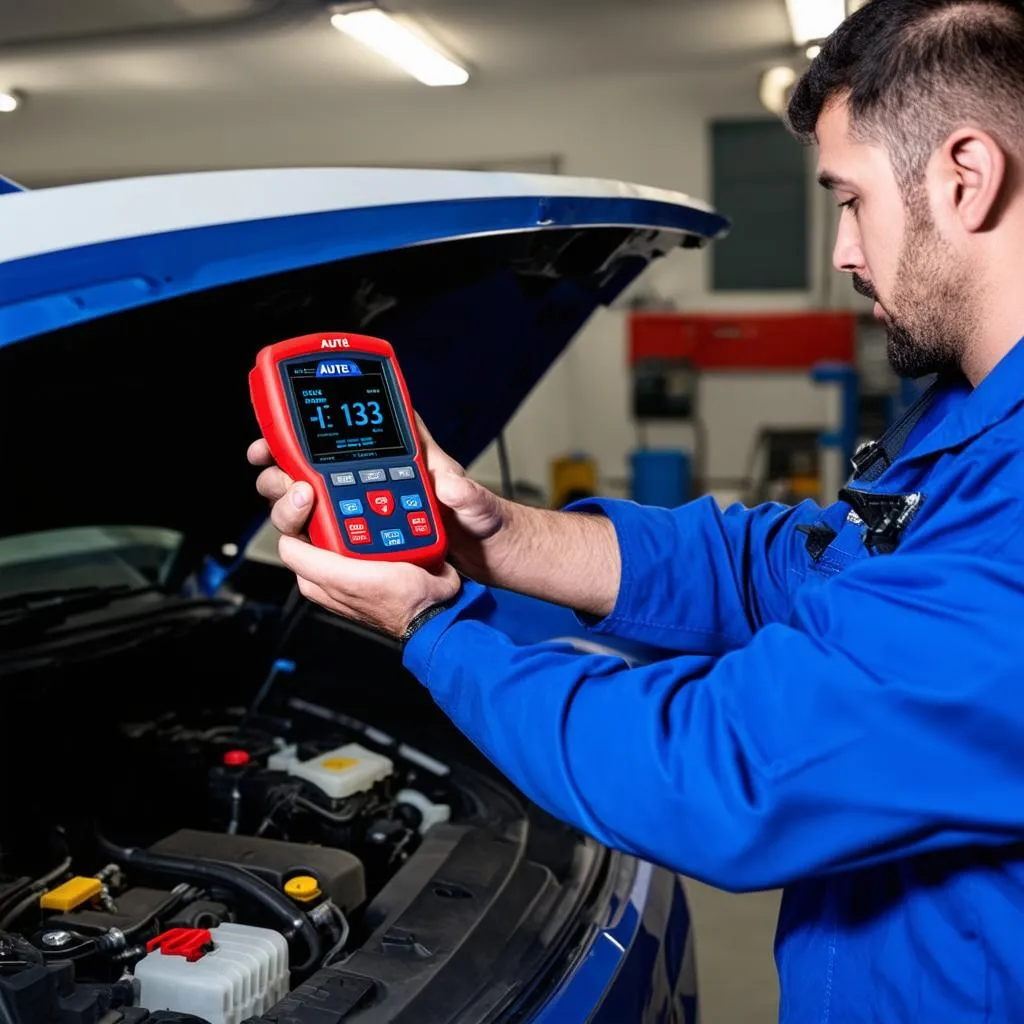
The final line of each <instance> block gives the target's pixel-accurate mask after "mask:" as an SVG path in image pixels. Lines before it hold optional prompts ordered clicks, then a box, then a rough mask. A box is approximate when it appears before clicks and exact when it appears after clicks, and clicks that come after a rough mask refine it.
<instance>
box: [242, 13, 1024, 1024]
mask: <svg viewBox="0 0 1024 1024" xmlns="http://www.w3.org/2000/svg"><path fill="white" fill-rule="evenodd" d="M789 121H790V124H791V126H792V128H793V130H794V132H795V134H797V135H798V136H799V137H800V138H801V139H803V140H804V141H807V142H814V143H815V144H816V145H817V147H818V158H819V172H820V178H821V182H822V184H824V185H825V186H826V187H827V188H828V189H830V190H831V191H832V193H834V195H835V198H836V200H837V201H838V203H839V205H840V206H841V207H842V214H841V219H840V224H839V228H838V237H837V241H836V245H835V252H834V261H835V265H836V267H837V268H838V269H839V270H841V271H845V272H848V273H851V274H853V275H854V283H855V286H856V288H857V289H858V291H860V292H861V293H862V294H864V295H866V296H869V297H874V298H875V299H876V305H875V315H876V316H877V317H879V318H880V319H881V320H882V321H883V323H884V324H885V327H886V329H887V336H888V346H889V356H890V360H891V363H892V365H893V367H894V368H895V370H896V371H897V372H898V373H900V374H902V375H904V376H907V377H912V378H920V377H923V376H927V375H930V374H932V373H934V374H937V383H936V385H935V387H934V388H933V389H931V390H930V391H929V392H928V400H927V401H925V402H923V403H922V405H920V406H919V407H918V408H917V410H916V411H915V413H914V415H913V416H911V417H910V418H909V419H908V420H907V421H906V422H905V424H904V426H903V429H901V430H898V431H896V432H895V434H893V435H892V436H889V437H887V438H885V439H883V443H882V444H881V446H875V447H870V448H868V449H867V450H866V451H862V452H861V453H859V454H858V458H857V459H856V460H855V463H856V471H855V473H854V476H853V478H851V481H850V483H849V484H848V486H847V488H845V489H844V491H843V492H842V500H840V501H838V502H837V503H835V504H833V505H831V506H829V507H826V508H821V507H819V506H817V505H815V504H813V503H804V504H800V505H798V506H795V507H791V508H790V507H781V506H778V505H772V504H769V505H765V506H760V507H756V508H752V509H744V508H740V507H732V508H729V509H727V510H724V511H721V510H719V509H718V507H717V506H716V504H715V503H714V502H713V501H712V500H710V499H700V500H697V501H694V502H692V503H689V504H687V505H685V506H683V507H682V508H678V509H674V510H667V509H654V508H641V507H639V506H637V505H635V504H632V503H629V502H624V501H612V500H588V501H586V502H584V503H582V504H577V505H575V506H571V507H570V508H569V509H568V510H565V511H561V512H555V511H550V510H539V509H530V508H524V507H521V506H519V505H516V504H513V503H511V502H508V501H505V500H502V499H500V498H498V497H496V496H494V495H492V494H491V493H490V492H488V491H487V490H485V489H484V488H483V487H481V486H479V485H477V484H475V483H474V482H473V481H471V480H470V479H468V478H467V477H466V475H465V474H464V472H463V470H462V468H461V467H460V466H458V465H456V464H455V463H454V462H453V461H452V460H450V459H449V458H447V457H446V456H445V454H444V453H443V452H441V451H440V450H439V449H438V447H437V446H436V444H434V443H433V441H432V440H431V438H430V437H429V435H428V434H427V432H426V431H425V430H424V431H423V437H424V442H425V444H426V445H427V447H428V449H429V464H430V466H431V468H432V472H433V474H434V478H435V484H436V490H437V495H438V498H439V500H440V501H441V502H442V503H443V504H444V505H445V506H447V509H448V510H450V529H451V543H452V560H453V562H454V566H455V567H457V568H458V570H459V571H460V573H461V576H460V573H457V572H456V568H455V567H452V566H447V567H445V568H444V569H443V570H440V571H438V572H437V573H435V574H430V573H427V572H424V571H422V570H418V569H415V568H412V567H409V566H407V565H382V564H371V563H366V562H356V561H354V560H350V559H346V558H343V557H338V556H336V555H333V554H330V553H325V552H323V551H319V550H316V549H314V548H312V547H310V546H309V545H308V544H307V543H305V542H304V541H303V540H302V539H301V530H302V526H303V522H304V520H305V518H306V516H307V514H308V512H309V507H310V502H311V501H312V493H311V490H310V489H309V488H308V487H307V486H306V485H304V484H301V485H292V482H291V481H290V480H288V479H287V478H286V477H284V475H283V474H282V472H281V471H280V470H278V469H276V468H274V467H272V466H270V467H269V468H266V469H264V471H263V472H262V473H261V475H260V478H259V481H258V488H259V490H260V492H261V493H262V494H263V495H264V496H266V497H268V498H270V499H271V500H273V501H274V502H275V504H274V508H273V513H272V516H273V521H274V523H275V524H276V526H277V527H278V528H279V529H280V530H281V531H282V532H283V534H285V536H283V537H282V538H281V541H280V553H281V556H282V558H283V559H284V561H285V563H286V564H287V565H288V566H289V567H290V568H291V569H292V570H293V571H294V572H295V573H296V574H297V576H298V581H299V586H300V587H301V590H302V593H304V594H305V595H306V596H307V597H309V598H311V599H312V600H313V601H315V602H318V603H319V604H321V605H322V606H324V607H325V608H328V609H331V610H333V611H335V612H337V613H338V614H340V615H343V616H346V617H349V618H351V619H355V620H358V621H360V622H362V623H366V624H368V625H370V626H372V627H373V628H375V629H378V630H383V631H386V632H388V633H390V634H393V635H395V636H398V637H403V638H404V640H405V645H404V660H405V664H406V665H407V666H408V668H409V669H410V670H411V671H412V672H413V673H414V674H415V675H416V676H417V677H418V678H419V679H420V680H421V681H422V683H423V684H424V685H425V686H426V687H428V688H429V690H430V692H431V693H432V695H433V697H434V698H435V700H436V701H437V703H438V704H439V705H440V706H441V707H442V708H443V709H444V710H445V712H446V713H447V714H448V715H449V716H450V717H451V718H452V719H453V720H454V721H455V723H456V724H457V725H458V726H459V727H460V728H461V729H462V730H463V731H464V732H465V733H466V734H467V735H468V736H469V737H470V738H471V739H472V740H473V741H474V742H475V743H476V744H477V745H478V746H479V747H480V748H481V749H482V750H483V751H484V752H485V753H486V754H487V755H488V756H489V757H490V758H491V760H492V761H493V762H494V763H495V764H496V765H497V766H498V767H499V768H500V769H502V771H504V772H505V773H506V774H507V775H508V776H509V777H510V778H511V779H512V780H513V781H514V782H515V783H516V784H518V785H519V786H520V788H521V789H522V790H523V791H524V792H525V793H526V794H527V795H528V796H529V797H531V798H532V799H533V800H535V801H536V802H537V803H538V804H540V805H541V806H542V807H544V808H546V809H547V810H549V811H550V812H551V813H553V814H555V815H557V816H559V817H560V818H562V819H564V820H566V821H568V822H571V823H573V824H575V825H577V826H578V827H580V828H581V829H584V830H585V831H587V832H589V833H590V834H592V835H593V836H595V837H596V838H598V839H599V840H601V841H602V842H604V843H606V844H608V845H610V846H613V847H616V848H619V849H622V850H625V851H628V852H630V853H632V854H635V855H636V856H638V857H641V858H645V859H648V860H651V861H655V862H658V863H661V864H663V865H667V866H670V867H671V868H674V869H676V870H678V871H679V872H681V873H682V874H684V875H689V876H692V877H695V878H698V879H702V880H705V881H707V882H709V883H711V884H712V885H715V886H718V887H720V888H723V889H727V890H733V891H738V890H750V889H761V888H774V887H777V886H784V887H785V888H786V892H785V896H784V900H783V906H782V911H781V915H780V921H779V928H778V935H777V941H776V959H777V965H778V969H779V974H780V981H781V1007H780V1016H781V1018H782V1019H783V1020H784V1021H796V1022H800V1024H807V1022H810V1021H831V1022H836V1024H840V1022H847V1021H863V1020H871V1021H886V1022H887V1024H893V1022H902V1021H907V1022H918V1024H919V1022H929V1024H944V1022H957V1024H964V1022H973V1021H978V1022H981V1021H990V1022H991V1021H1018V1022H1019V1021H1024V845H1022V839H1024V452H1022V448H1024V342H1021V341H1020V339H1021V337H1022V335H1024V286H1022V284H1021V266H1022V263H1024V9H1022V6H1021V4H1020V3H1016V2H1010V0H870V2H869V3H868V4H867V5H866V6H864V7H862V8H861V9H860V10H859V11H858V12H857V13H855V14H854V15H852V16H851V17H850V18H849V19H847V21H846V22H845V23H844V24H843V25H842V26H841V27H840V28H839V29H838V30H837V31H836V32H835V33H834V35H833V36H832V37H831V38H830V39H829V40H828V41H827V42H826V43H825V45H824V47H823V49H822V51H821V54H820V56H818V57H817V58H816V59H815V60H814V62H813V64H812V66H811V68H810V69H809V71H808V72H807V73H806V75H805V76H804V77H803V79H802V80H801V81H800V82H799V83H798V86H797V88H796V90H795V92H794V94H793V97H792V100H791V103H790V108H789ZM249 458H250V461H251V462H253V463H255V464H257V465H262V466H266V465H267V463H268V461H269V456H268V453H267V450H266V446H265V445H264V444H263V443H262V442H256V443H255V444H254V445H253V447H252V448H251V449H250V452H249ZM463 577H464V578H463ZM489 587H500V588H507V589H511V590H514V591H519V592H521V593H524V594H528V595H533V596H536V597H540V598H544V599H546V600H548V601H553V602H557V603H560V604H562V605H565V606H568V607H570V608H572V609H574V610H576V611H577V612H578V613H579V615H580V616H581V618H582V620H583V622H584V623H585V624H587V625H588V626H589V627H590V628H591V629H592V630H593V632H594V633H595V634H606V635H610V636H615V637H622V638H627V639H629V640H631V641H640V642H643V643H645V644H649V645H654V646H657V647H659V648H661V649H663V650H665V651H666V657H664V658H663V659H662V660H658V661H656V662H655V663H653V664H649V665H645V666H640V667H629V666H627V665H626V664H625V663H624V662H623V661H622V660H620V659H618V658H616V657H613V656H605V655H601V654H593V653H582V652H580V651H577V650H574V649H572V648H571V647H570V645H567V644H557V643H548V644H543V643H542V644H534V645H528V646H520V645H517V644H516V643H514V642H513V641H512V640H511V639H509V638H508V637H507V636H505V635H503V634H502V633H501V632H500V630H499V629H497V628H495V626H494V625H492V624H491V623H490V619H491V618H492V613H493V611H494V606H495V601H494V598H493V596H492V594H491V592H490V590H489V589H488V588H489Z"/></svg>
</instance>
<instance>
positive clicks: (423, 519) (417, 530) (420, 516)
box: [409, 512, 434, 537]
mask: <svg viewBox="0 0 1024 1024" xmlns="http://www.w3.org/2000/svg"><path fill="white" fill-rule="evenodd" d="M409 530H410V532H411V533H412V535H413V536H414V537H429V536H430V535H431V534H432V533H433V532H434V530H433V528H432V527H431V525H430V518H429V516H428V515H427V513H426V512H410V513H409Z"/></svg>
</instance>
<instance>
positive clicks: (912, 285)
mask: <svg viewBox="0 0 1024 1024" xmlns="http://www.w3.org/2000/svg"><path fill="white" fill-rule="evenodd" d="M907 206H908V209H907V214H908V216H907V235H906V239H905V240H904V244H903V250H902V252H901V253H900V258H899V261H898V265H897V268H896V283H895V285H894V287H893V292H892V298H891V299H890V300H889V301H888V302H883V301H882V300H881V299H880V298H879V297H878V294H877V293H876V292H875V289H874V287H873V286H872V285H871V284H870V283H869V282H867V281H865V280H864V279H863V278H861V277H858V276H857V275H856V274H854V275H853V287H854V289H855V290H856V291H857V292H858V293H859V294H861V295H864V296H866V297H867V298H869V299H874V300H875V301H876V302H878V304H879V305H880V306H881V307H882V311H883V313H884V314H885V319H884V323H885V332H886V341H887V354H888V358H889V365H890V366H891V367H892V369H893V372H894V373H896V375H897V376H899V377H903V378H906V379H909V380H914V379H917V378H919V377H925V376H927V375H929V374H932V373H937V374H948V373H954V372H956V371H958V370H959V369H960V366H961V364H962V362H963V358H964V353H965V351H966V350H967V345H968V341H969V339H970V337H971V334H972V333H973V331H974V324H975V320H976V319H977V314H976V313H975V312H973V310H972V303H971V291H970V288H969V286H968V273H967V271H966V268H965V267H964V265H963V264H962V262H959V261H958V259H957V256H956V254H955V253H954V252H953V249H952V247H951V246H950V244H949V243H948V242H947V241H946V239H944V238H943V237H942V236H941V235H940V234H939V232H938V230H937V229H936V227H935V224H934V222H933V221H932V220H931V217H930V216H929V214H928V210H927V206H926V204H925V203H924V200H923V197H920V198H919V199H917V198H916V197H915V200H912V201H911V202H909V203H908V204H907Z"/></svg>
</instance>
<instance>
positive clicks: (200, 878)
mask: <svg viewBox="0 0 1024 1024" xmlns="http://www.w3.org/2000/svg"><path fill="white" fill-rule="evenodd" d="M97 841H98V843H99V845H100V847H101V849H102V850H103V852H104V854H105V855H106V856H108V857H109V858H110V859H111V860H113V861H117V862H118V863H119V864H121V865H122V866H124V865H129V866H132V867H136V868H139V869H140V870H141V871H146V872H149V873H150V874H153V875H159V876H162V877H164V878H177V879H182V880H184V881H188V882H193V883H194V882H203V883H204V884H206V885H219V886H223V887H224V888H225V889H231V890H233V891H234V892H236V893H239V894H240V895H242V896H244V897H246V898H248V899H250V900H252V901H253V902H254V903H258V904H259V905H260V906H262V907H263V908H264V909H265V910H267V911H268V912H269V913H271V914H273V915H274V917H276V918H277V919H278V921H279V922H280V927H281V932H282V934H283V935H284V937H285V938H286V939H287V940H288V943H289V945H290V944H291V943H292V942H294V941H295V939H296V938H301V940H302V941H303V943H304V944H305V945H306V948H307V949H308V950H309V956H308V958H307V959H306V960H305V961H304V962H303V963H302V964H300V965H299V966H297V967H295V968H294V970H296V971H299V972H304V971H310V970H312V969H313V968H314V967H316V966H317V965H318V964H319V962H320V956H321V948H320V934H319V933H318V932H317V930H316V928H315V927H314V926H313V922H312V921H310V920H309V918H308V917H307V916H306V915H305V914H303V913H302V912H301V911H299V910H297V909H296V907H295V905H294V904H293V903H292V901H291V900H290V899H288V897H287V896H285V895H284V893H280V892H278V891H277V890H276V889H275V888H274V887H273V886H271V885H268V884H267V883H266V882H264V881H263V879H262V878H257V877H256V876H255V875H254V874H252V873H251V872H249V871H246V870H245V869H244V868H239V867H235V866H234V865H233V864H223V863H221V862H220V861H212V860H203V859H202V858H193V857H176V856H172V855H170V854H166V853H153V852H152V851H151V850H141V849H139V848H138V847H120V846H115V845H114V844H113V843H111V842H108V841H107V840H106V839H104V838H103V837H102V836H98V837H97Z"/></svg>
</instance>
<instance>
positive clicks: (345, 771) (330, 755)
mask: <svg viewBox="0 0 1024 1024" xmlns="http://www.w3.org/2000/svg"><path fill="white" fill-rule="evenodd" d="M394 770H395V766H394V763H393V762H392V761H391V759H390V758H387V757H384V756H383V755H382V754H375V753H373V751H372V750H367V749H366V747H363V746H360V744H358V743H347V744H346V745H345V746H343V747H338V748H337V749H335V750H329V751H327V753H326V754H320V755H319V756H317V757H313V758H310V760H308V761H296V762H294V763H293V764H290V765H288V773H289V775H294V776H296V777H298V778H300V779H306V781H307V782H312V783H313V785H314V786H318V787H319V788H320V789H322V790H323V791H324V792H325V793H326V794H327V795H328V796H329V797H330V798H331V799H332V800H344V799H346V798H347V797H350V796H355V794H356V793H364V792H366V790H368V789H373V787H374V786H375V785H377V783H378V782H383V781H384V779H386V778H388V776H389V775H391V774H392V773H393V772H394Z"/></svg>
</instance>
